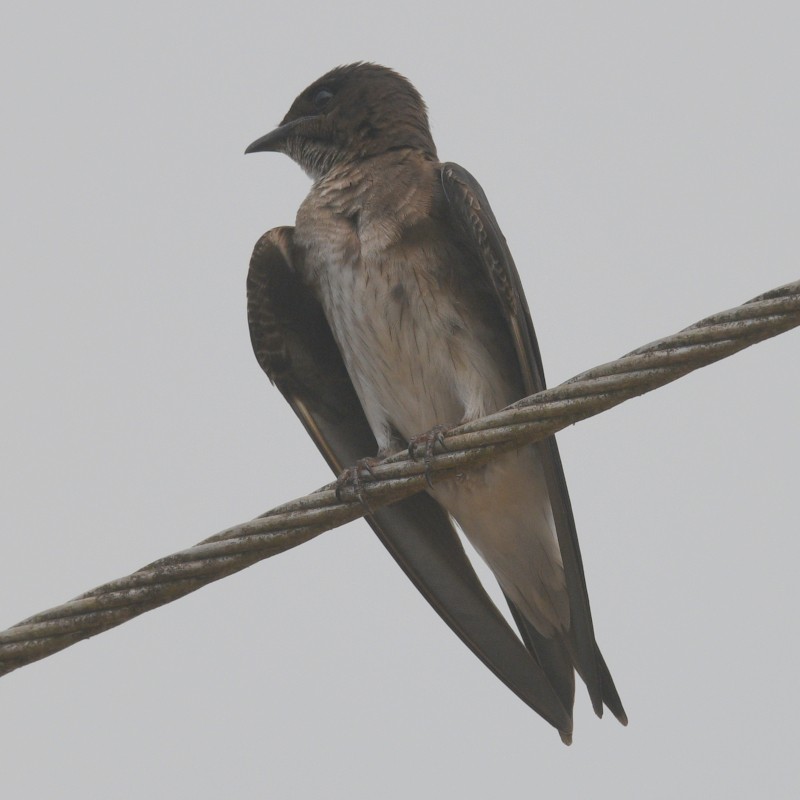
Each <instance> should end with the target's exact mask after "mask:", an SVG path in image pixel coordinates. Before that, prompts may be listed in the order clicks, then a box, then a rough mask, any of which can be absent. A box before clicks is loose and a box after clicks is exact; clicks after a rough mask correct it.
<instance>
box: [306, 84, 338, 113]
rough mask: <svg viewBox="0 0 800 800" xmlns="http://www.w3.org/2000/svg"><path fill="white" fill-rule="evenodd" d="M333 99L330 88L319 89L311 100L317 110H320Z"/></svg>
mask: <svg viewBox="0 0 800 800" xmlns="http://www.w3.org/2000/svg"><path fill="white" fill-rule="evenodd" d="M332 99H333V92H332V91H331V90H330V89H320V90H319V91H318V92H317V93H316V94H315V95H314V99H313V100H312V101H311V102H312V103H313V104H314V108H316V109H317V111H322V109H323V108H325V106H327V105H328V103H330V101H331V100H332Z"/></svg>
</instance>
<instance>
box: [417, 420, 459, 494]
mask: <svg viewBox="0 0 800 800" xmlns="http://www.w3.org/2000/svg"><path fill="white" fill-rule="evenodd" d="M453 427H454V426H453V425H434V426H433V427H432V428H431V429H430V430H429V431H428V432H427V433H421V434H419V436H412V437H411V439H409V442H408V454H409V456H411V458H413V459H414V460H415V461H417V460H418V459H419V457H420V454H421V455H422V457H423V461H424V462H425V480H426V481H427V482H428V486H430V487H431V489H433V482H432V481H431V463H432V462H433V456H434V449H435V447H436V445H437V444H438V445H440V446H441V447H442V449H444V450H447V445H446V444H445V443H444V435H445V434H446V433H448V432H449V431H451V430H452V429H453Z"/></svg>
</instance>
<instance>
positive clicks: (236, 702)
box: [0, 0, 800, 799]
mask: <svg viewBox="0 0 800 800" xmlns="http://www.w3.org/2000/svg"><path fill="white" fill-rule="evenodd" d="M20 5H21V4H15V6H14V7H12V8H5V10H4V11H3V13H2V20H1V24H0V67H1V68H0V75H2V77H1V78H0V81H1V82H2V94H3V109H4V113H3V124H2V126H0V141H1V142H2V146H0V162H1V166H0V175H2V180H0V204H2V208H0V226H2V258H3V267H2V270H0V343H1V344H0V353H2V355H1V356H0V358H2V372H3V381H4V391H3V392H2V396H3V406H4V413H3V415H2V442H3V446H2V455H0V471H1V474H0V487H1V488H0V493H1V501H0V530H2V539H0V610H1V611H2V614H1V615H0V616H1V618H0V627H5V626H7V625H10V624H13V623H15V622H17V621H19V620H20V619H22V618H23V617H25V616H28V615H30V614H32V613H35V612H37V611H40V610H43V609H44V608H47V607H50V606H52V605H55V604H57V603H59V602H62V601H64V600H66V599H68V598H70V597H73V596H74V595H76V594H78V593H80V592H82V591H84V590H86V589H88V588H91V587H93V586H95V585H97V584H99V583H102V582H103V581H105V580H108V579H111V578H114V577H118V576H120V575H123V574H126V573H128V572H130V571H132V570H133V569H135V568H138V567H139V566H141V565H143V564H144V563H146V562H148V561H151V560H153V559H154V558H157V557H159V556H161V555H165V554H167V553H169V552H172V551H174V550H176V549H179V548H182V547H184V546H187V545H189V544H192V543H193V542H195V541H197V540H199V539H201V538H203V537H205V536H207V535H209V534H211V533H214V532H216V531H218V530H220V529H222V528H224V527H227V526H229V525H231V524H234V523H236V522H239V521H243V520H245V519H249V518H251V517H253V516H255V515H256V514H258V513H259V512H261V511H263V510H266V509H268V508H270V507H272V506H274V505H277V504H278V503H280V502H283V501H285V500H288V499H291V498H292V497H295V496H298V495H302V494H304V493H306V492H308V491H310V490H312V489H314V488H316V487H317V486H319V485H321V484H322V483H324V482H326V481H327V480H328V479H329V476H328V473H327V471H326V467H325V465H324V464H323V462H322V460H321V458H320V457H319V456H318V455H317V453H316V451H315V450H314V448H313V446H312V445H311V443H310V442H309V441H308V440H307V439H306V437H305V435H304V433H303V432H302V430H301V428H300V425H299V423H297V422H296V421H295V420H294V418H293V416H292V414H291V412H290V411H289V409H288V408H287V407H285V406H284V404H283V402H282V400H281V398H280V396H279V395H278V393H277V391H275V390H273V389H272V388H271V387H270V386H269V384H268V382H267V380H266V378H265V377H264V376H263V375H262V373H261V371H260V369H259V368H258V366H257V364H256V362H255V360H254V358H253V356H252V354H251V351H250V344H249V340H248V335H247V328H246V322H245V308H244V279H245V275H246V270H247V262H248V258H249V254H250V250H251V248H252V245H253V243H254V242H255V241H256V239H257V238H258V236H259V235H260V234H261V233H262V232H263V231H264V230H266V229H267V228H270V227H273V226H276V225H280V224H290V223H291V222H292V220H293V218H294V214H295V211H296V208H297V206H298V204H299V202H300V201H301V199H302V197H303V196H304V194H305V192H306V191H307V189H308V181H307V179H306V178H305V176H304V175H303V174H302V172H301V170H300V169H299V168H298V167H297V166H295V165H294V164H292V163H291V162H290V161H289V160H288V159H286V158H285V157H280V156H277V155H256V156H248V157H247V158H245V157H244V156H243V155H242V151H243V150H244V147H245V146H246V145H247V144H248V143H249V142H250V141H252V140H253V139H255V138H256V137H257V136H259V135H261V134H263V133H265V132H266V131H267V130H269V129H270V128H271V127H272V126H273V125H274V124H275V123H276V122H278V121H279V120H280V119H281V117H282V116H283V114H284V113H285V111H286V110H287V109H288V107H289V105H290V103H291V101H292V100H293V99H294V97H295V96H296V95H297V94H298V93H299V91H300V90H302V89H303V88H304V87H305V86H306V85H307V84H308V83H310V82H311V81H312V80H314V79H315V78H317V77H318V76H319V75H321V74H322V73H323V72H325V71H326V70H328V69H329V68H331V67H332V66H335V65H336V64H340V63H349V62H352V61H355V60H360V59H367V60H374V61H378V62H380V63H383V64H386V65H389V66H392V67H394V68H395V69H397V70H398V71H400V72H402V73H403V74H405V75H407V76H408V77H409V78H410V79H411V80H412V81H413V82H414V83H415V84H416V86H417V87H418V88H419V90H420V91H421V92H422V94H423V96H424V97H425V98H426V100H427V102H428V105H429V108H430V113H431V120H432V125H433V131H434V135H435V137H436V141H437V144H438V147H439V153H440V156H441V157H442V158H443V159H446V160H453V161H457V162H459V163H461V164H463V165H464V166H466V167H467V168H468V169H469V170H470V171H471V172H472V173H473V174H474V175H476V177H477V178H478V179H479V180H480V181H481V183H482V184H483V187H484V189H485V190H486V193H487V195H488V196H489V198H490V199H491V201H492V205H493V208H494V211H495V213H496V215H497V218H498V219H499V221H500V223H501V225H502V227H503V230H504V232H505V234H506V236H507V238H508V240H509V243H510V246H511V249H512V252H513V253H514V254H515V258H516V261H517V264H518V266H519V268H520V271H521V273H522V277H523V282H524V284H525V287H526V291H527V294H528V298H529V301H530V304H531V307H532V310H533V315H534V321H535V324H536V329H537V332H538V335H539V341H540V344H541V347H542V351H543V354H544V359H545V366H546V369H547V374H548V378H549V381H550V383H551V384H554V383H557V382H560V381H561V380H564V379H566V378H568V377H570V376H572V375H573V374H575V373H577V372H579V371H581V370H583V369H585V368H588V367H591V366H594V365H595V364H597V363H600V362H603V361H607V360H610V359H612V358H615V357H617V356H619V355H621V354H622V353H624V352H627V351H628V350H631V349H633V348H634V347H637V346H638V345H640V344H643V343H645V342H647V341H650V340H652V339H655V338H658V337H660V336H663V335H666V334H668V333H672V332H673V331H675V330H678V329H679V328H681V327H684V326H685V325H687V324H690V323H692V322H694V321H696V320H697V319H699V318H701V317H703V316H705V315H707V314H710V313H712V312H715V311H718V310H722V309H724V308H728V307H730V306H733V305H736V304H738V303H739V302H742V301H744V300H747V299H749V298H750V297H752V296H754V295H756V294H759V293H760V292H762V291H765V290H768V289H770V288H773V287H775V286H778V285H780V284H783V283H786V282H788V281H791V280H795V279H797V278H798V272H799V270H798V252H800V235H799V234H798V224H797V220H798V215H799V214H800V155H799V154H798V147H797V143H798V141H800V103H798V84H797V78H798V74H800V48H798V46H797V42H798V35H799V34H800V10H798V6H797V4H796V3H791V4H790V3H784V4H772V3H764V4H758V10H756V4H747V5H748V6H750V10H744V9H743V8H742V7H741V6H743V5H744V4H737V3H722V2H720V3H696V2H693V3H683V2H678V3H671V4H669V7H668V8H667V7H666V4H664V8H663V9H662V10H660V11H654V10H653V4H642V3H616V2H610V3H602V4H601V3H594V4H590V3H569V4H567V3H561V4H554V3H533V4H532V5H530V6H527V4H526V10H524V11H518V10H509V9H508V8H507V7H505V6H503V5H501V4H493V6H492V8H491V10H490V11H487V9H486V6H485V4H480V7H479V5H478V4H473V5H469V4H466V5H465V4H463V3H437V4H431V3H430V2H426V3H418V2H410V3H404V4H401V5H402V8H403V9H404V10H403V12H402V18H400V19H397V18H392V17H391V16H390V15H389V13H388V11H387V10H386V9H385V8H383V7H381V6H380V5H378V4H376V3H375V2H374V1H373V2H361V3H358V2H350V1H349V0H343V2H340V3H319V2H306V3H302V4H300V3H296V4H289V5H287V7H286V8H281V9H280V10H277V9H276V8H273V7H270V5H269V4H267V3H258V4H256V3H252V4H244V3H239V4H237V3H233V4H230V3H227V4H225V5H224V6H222V5H220V8H219V9H212V8H206V9H204V10H201V9H200V8H199V6H197V5H192V4H189V3H185V4H178V3H170V2H166V3H165V2H160V3H158V4H154V3H149V2H143V3H138V4H136V5H135V6H134V5H133V4H130V6H129V8H128V9H127V10H126V9H125V8H121V7H120V6H119V5H117V4H108V3H99V2H98V3H86V2H74V3H69V4H54V3H42V4H37V3H30V4H26V5H25V7H24V10H23V9H22V8H21V7H20ZM522 7H523V4H521V3H520V4H519V6H518V8H519V9H521V8H522ZM799 360H800V335H798V334H797V332H792V333H789V334H786V335H784V336H782V337H780V338H779V339H776V340H774V341H770V342H767V343H765V344H762V345H758V346H757V347H755V348H752V349H751V350H748V351H746V352H745V353H743V354H740V355H738V356H735V357H733V358H731V359H729V360H727V361H725V362H723V363H721V364H719V365H716V366H712V367H710V368H707V369H705V370H702V371H700V372H699V373H696V374H694V375H692V376H690V377H688V378H686V379H683V380H681V381H679V382H678V383H676V384H673V385H671V386H669V387H666V388H664V389H661V390H659V391H657V392H655V393H653V394H650V395H647V396H646V397H645V398H642V399H639V400H636V401H633V402H630V403H627V404H625V405H623V406H621V407H620V408H617V409H615V410H614V411H612V412H610V413H606V414H603V415H602V416H600V417H598V418H596V419H592V420H589V421H587V422H584V423H582V424H580V425H577V426H575V427H573V428H571V429H569V430H568V431H566V432H564V433H563V434H561V435H560V437H559V441H560V444H561V449H562V455H563V459H564V462H565V468H566V471H567V477H568V480H569V485H570V489H571V494H572V500H573V505H574V508H575V514H576V518H577V522H578V529H579V532H580V536H581V543H582V548H583V555H584V561H585V566H586V572H587V577H588V583H589V590H590V596H591V600H592V607H593V611H594V617H595V626H596V630H597V635H598V639H599V641H600V644H601V646H602V648H603V651H604V654H605V656H606V659H607V660H608V662H609V665H610V667H611V670H612V672H613V674H614V676H615V679H616V682H617V686H618V688H619V690H620V693H621V695H622V698H623V701H624V703H625V705H626V708H627V711H628V714H629V716H630V720H631V723H630V726H629V727H628V728H627V729H624V728H622V727H620V726H619V725H618V724H617V723H616V722H615V721H614V720H613V719H611V718H609V719H605V720H602V721H601V720H597V719H596V718H595V717H594V716H593V715H592V713H591V709H590V706H589V703H588V700H587V698H586V695H585V692H584V691H583V690H581V691H579V694H578V699H577V707H576V730H575V744H574V745H573V747H571V748H565V747H563V745H561V743H560V741H559V738H558V736H557V734H556V733H555V732H554V731H553V730H552V729H551V728H550V727H549V726H548V725H547V724H546V723H544V722H543V721H542V720H541V719H540V718H539V717H537V716H536V715H535V714H534V713H533V712H532V711H530V710H529V709H528V708H527V707H526V706H525V705H524V704H523V703H522V702H521V701H519V700H518V699H517V698H516V697H515V696H514V695H513V694H512V693H511V692H509V691H508V690H507V689H506V688H505V687H504V686H503V685H501V684H500V683H499V682H498V681H497V680H496V679H495V678H494V677H493V676H492V675H491V674H490V673H489V672H488V670H486V669H485V668H484V667H483V666H482V665H481V664H480V663H479V662H478V661H477V660H476V659H475V658H474V657H473V656H472V655H471V654H470V653H469V652H468V651H467V650H466V648H465V647H463V645H462V644H461V643H460V642H459V641H458V640H457V639H456V637H455V636H454V635H453V634H451V633H450V632H449V630H448V629H447V628H446V627H445V625H444V624H443V623H442V622H441V621H440V620H439V619H438V617H437V616H436V615H435V614H434V613H433V612H432V611H431V610H430V609H429V608H428V606H427V604H426V603H425V601H424V600H423V599H422V598H421V597H420V596H419V595H418V594H417V593H416V591H415V590H414V589H413V587H412V586H411V584H410V583H408V581H407V580H406V579H405V577H404V576H403V575H402V574H401V573H400V570H399V569H398V568H397V567H396V566H395V564H394V563H393V562H392V560H391V559H390V557H389V556H388V555H387V554H386V553H385V552H384V551H383V549H382V547H381V546H380V545H379V544H378V542H377V540H376V539H375V537H374V536H373V535H372V534H371V532H370V531H369V530H368V529H367V528H366V526H365V525H363V524H361V523H359V524H353V525H350V526H347V527H346V528H343V529H340V530H338V531H334V532H330V533H328V534H325V535H324V536H322V537H320V538H319V539H317V540H315V541H314V542H312V543H309V544H307V545H305V546H303V547H300V548H298V549H297V550H294V551H292V552H290V553H287V554H284V555H282V556H278V557H276V558H274V559H272V560H270V561H267V562H265V563H262V564H260V565H257V566H256V567H253V568H251V569H249V570H247V571H246V572H244V573H242V574H240V575H237V576H234V577H232V578H229V579H227V580H224V581H222V582H220V583H218V584H216V585H214V586H211V587H209V588H207V589H204V590H202V591H200V592H198V593H196V594H195V595H193V596H190V597H189V598H186V599H184V600H181V601H179V602H177V603H174V604H172V605H170V606H168V607H166V608H164V609H160V610H158V611H155V612H153V613H150V614H147V615H145V616H143V617H141V618H139V619H137V620H135V621H133V622H131V623H128V624H126V625H124V626H122V627H121V628H118V629H116V630H114V631H112V632H109V633H106V634H103V635H102V636H98V637H96V638H94V639H92V640H91V641H89V642H87V643H82V644H80V645H78V646H76V647H73V648H71V649H69V650H67V651H65V652H63V653H61V654H58V655H56V656H54V657H51V658H49V659H47V660H45V661H43V662H40V663H38V664H35V665H33V666H30V667H27V668H25V669H22V670H19V671H17V672H15V673H13V674H12V675H10V676H8V677H5V678H3V679H2V681H0V769H1V770H2V774H3V781H2V783H3V795H4V796H7V797H14V798H26V797H65V796H82V797H100V796H104V797H137V796H138V797H140V796H149V797H168V796H170V797H176V796H177V797H181V796H192V797H197V798H205V797H209V798H210V797H241V798H249V797H265V796H267V797H275V798H284V797H285V798H382V799H383V798H407V797H420V798H427V797H458V798H484V797H487V796H489V795H492V796H498V794H500V795H501V796H534V795H540V796H544V797H577V796H587V793H591V794H590V795H589V796H591V797H607V796H608V797H610V796H614V797H623V798H641V797H649V798H660V797H664V798H674V797H676V796H680V797H686V798H693V797H704V798H706V797H726V798H730V797H753V796H769V797H790V796H794V790H795V789H796V786H797V784H798V782H799V779H800V774H799V773H800V769H799V768H798V764H797V756H796V742H797V733H796V731H797V721H798V714H799V713H800V693H799V691H798V685H797V680H796V674H797V672H798V669H800V652H798V647H797V644H796V642H797V634H798V631H797V618H798V605H799V604H800V589H799V588H798V585H797V581H796V579H795V565H796V563H797V559H798V554H799V553H798V550H799V548H798V542H797V533H798V531H797V522H796V519H797V511H796V508H797V491H798V481H797V453H798V451H800V424H798V419H797V407H798V402H799V401H800V377H799V375H798V361H799ZM609 717H610V715H609ZM542 793H544V794H542Z"/></svg>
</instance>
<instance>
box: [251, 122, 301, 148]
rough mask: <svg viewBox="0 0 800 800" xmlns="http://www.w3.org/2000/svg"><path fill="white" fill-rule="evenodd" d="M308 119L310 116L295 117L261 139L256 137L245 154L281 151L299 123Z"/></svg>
mask: <svg viewBox="0 0 800 800" xmlns="http://www.w3.org/2000/svg"><path fill="white" fill-rule="evenodd" d="M308 119H310V117H300V118H299V119H293V120H292V121H291V122H286V123H285V124H283V125H279V126H278V127H277V128H275V130H274V131H270V132H269V133H267V134H266V135H264V136H262V137H261V138H260V139H256V140H255V141H254V142H253V143H252V144H250V145H248V147H247V150H245V151H244V152H245V154H247V153H264V152H269V153H275V152H280V151H281V150H282V149H283V145H284V144H285V142H286V140H287V139H288V138H289V137H290V136H291V135H292V133H293V132H294V131H295V129H296V128H297V127H298V125H300V124H301V123H303V122H305V121H306V120H308Z"/></svg>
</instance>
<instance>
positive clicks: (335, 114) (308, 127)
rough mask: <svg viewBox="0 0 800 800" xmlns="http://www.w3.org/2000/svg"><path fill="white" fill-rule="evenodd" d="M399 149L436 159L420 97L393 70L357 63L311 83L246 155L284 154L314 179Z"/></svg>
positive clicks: (329, 73) (253, 144) (409, 84)
mask: <svg viewBox="0 0 800 800" xmlns="http://www.w3.org/2000/svg"><path fill="white" fill-rule="evenodd" d="M403 148H409V149H414V150H417V151H420V152H422V153H423V154H424V155H425V156H427V157H429V158H433V159H435V158H436V147H435V145H434V143H433V138H432V137H431V132H430V128H429V126H428V115H427V112H426V109H425V103H424V102H423V100H422V97H420V95H419V92H417V90H416V89H415V88H414V87H413V86H412V85H411V83H409V81H407V80H406V79H405V78H404V77H403V76H402V75H398V74H397V73H396V72H394V71H393V70H391V69H388V68H387V67H381V66H379V65H378V64H365V63H359V64H350V65H348V66H344V67H337V68H336V69H333V70H331V71H330V72H328V73H327V74H326V75H323V76H322V77H321V78H319V80H316V81H314V83H312V84H311V85H310V86H309V87H308V88H307V89H305V90H304V91H303V92H302V93H301V94H300V95H299V97H298V98H297V99H296V100H295V101H294V103H292V107H291V108H290V109H289V113H288V114H287V115H286V116H285V117H284V118H283V121H282V122H281V124H280V125H279V126H278V127H277V128H275V130H273V131H271V132H270V133H268V134H267V135H266V136H262V137H261V138H260V139H256V141H255V142H253V143H252V144H251V145H250V146H249V147H248V148H247V150H245V153H255V152H260V151H272V152H279V153H285V154H286V155H288V156H289V157H290V158H292V159H294V161H296V162H297V163H298V164H299V165H300V166H301V167H302V168H303V169H304V170H305V171H306V172H307V173H308V174H309V175H310V176H311V177H312V178H314V179H317V178H320V177H322V176H323V175H325V174H326V173H327V172H328V171H329V170H330V169H331V168H332V167H334V166H336V165H338V164H344V163H348V162H354V161H358V160H361V159H364V158H370V157H372V156H376V155H380V154H382V153H385V152H387V151H389V150H399V149H403Z"/></svg>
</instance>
